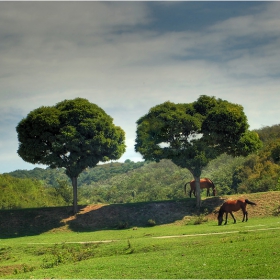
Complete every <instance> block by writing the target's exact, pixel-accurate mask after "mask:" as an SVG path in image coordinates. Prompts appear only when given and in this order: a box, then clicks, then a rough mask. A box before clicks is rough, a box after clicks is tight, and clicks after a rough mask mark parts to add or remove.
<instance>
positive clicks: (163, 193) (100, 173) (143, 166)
mask: <svg viewBox="0 0 280 280" xmlns="http://www.w3.org/2000/svg"><path fill="white" fill-rule="evenodd" d="M256 131H257V132H258V134H259V135H260V138H261V140H262V141H263V143H264V144H263V147H262V149H261V150H259V151H258V153H256V154H251V155H249V156H247V157H237V158H232V157H231V156H228V155H226V154H223V155H221V156H220V157H218V158H217V159H215V160H213V161H212V162H210V164H209V165H208V166H207V168H205V169H204V170H203V172H202V177H209V178H211V179H212V181H214V183H215V185H216V188H217V191H218V195H230V194H235V193H241V194H242V193H256V192H267V191H278V190H280V166H279V162H280V125H275V126H272V127H264V128H262V129H259V130H256ZM191 179H192V175H191V174H190V172H189V171H188V170H186V169H182V168H179V167H177V166H176V165H174V164H173V163H172V162H171V161H169V160H162V161H161V162H159V163H156V162H133V161H130V160H126V162H124V163H118V162H112V163H107V164H103V165H98V166H96V167H95V168H89V169H86V170H84V172H82V174H81V175H80V176H79V178H78V186H79V187H78V199H79V204H83V205H86V204H93V203H110V204H112V203H131V202H148V201H159V200H176V199H183V198H185V197H186V195H185V194H184V191H183V187H184V184H185V183H186V182H188V181H190V180H191ZM0 189H1V190H2V196H1V197H0V209H16V208H27V207H45V206H66V205H70V204H71V184H70V181H69V179H68V177H67V176H66V175H65V173H64V170H63V169H55V170H53V169H50V168H47V169H42V168H34V169H33V170H29V171H27V170H16V171H14V172H11V173H8V174H2V175H1V174H0ZM203 196H205V193H202V197H203Z"/></svg>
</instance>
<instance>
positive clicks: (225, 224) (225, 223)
mask: <svg viewBox="0 0 280 280" xmlns="http://www.w3.org/2000/svg"><path fill="white" fill-rule="evenodd" d="M227 216H228V212H226V221H225V223H224V225H226V224H227Z"/></svg>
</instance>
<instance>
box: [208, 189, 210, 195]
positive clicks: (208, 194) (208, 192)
mask: <svg viewBox="0 0 280 280" xmlns="http://www.w3.org/2000/svg"><path fill="white" fill-rule="evenodd" d="M207 196H210V189H209V188H207Z"/></svg>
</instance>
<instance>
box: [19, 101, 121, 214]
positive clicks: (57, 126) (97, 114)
mask: <svg viewBox="0 0 280 280" xmlns="http://www.w3.org/2000/svg"><path fill="white" fill-rule="evenodd" d="M16 130H17V133H18V140H19V148H18V154H19V156H20V157H21V158H22V159H23V160H24V161H27V162H30V163H33V164H36V163H37V164H44V165H48V166H50V167H51V168H65V170H66V174H67V176H68V177H69V178H70V179H71V181H72V186H73V208H74V213H77V211H78V206H77V178H78V176H79V174H80V173H81V172H82V171H83V170H84V169H85V168H87V167H94V166H96V165H97V163H98V162H100V161H101V162H106V161H109V160H116V159H119V158H120V157H121V155H122V154H123V153H124V151H125V144H124V141H125V133H124V131H123V130H122V129H121V128H120V127H118V126H115V125H114V124H113V119H112V118H111V117H110V116H109V115H107V114H106V113H105V111H104V110H102V109H101V108H100V107H98V106H97V105H95V104H93V103H90V102H89V101H88V100H86V99H83V98H76V99H73V100H64V101H62V102H59V103H57V104H56V105H55V106H52V107H40V108H38V109H35V110H34V111H31V112H30V113H29V114H28V115H27V117H26V118H24V119H22V120H21V121H20V123H19V124H18V126H17V127H16Z"/></svg>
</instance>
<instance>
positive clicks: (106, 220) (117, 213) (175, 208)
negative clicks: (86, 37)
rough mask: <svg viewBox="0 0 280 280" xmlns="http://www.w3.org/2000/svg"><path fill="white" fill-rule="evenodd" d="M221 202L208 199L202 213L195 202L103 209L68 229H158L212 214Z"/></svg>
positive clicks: (84, 215)
mask: <svg viewBox="0 0 280 280" xmlns="http://www.w3.org/2000/svg"><path fill="white" fill-rule="evenodd" d="M222 202H223V199H220V198H217V197H214V198H207V199H205V200H204V201H203V203H202V205H203V207H202V208H201V209H200V211H197V209H196V201H195V199H184V200H179V201H157V202H145V203H129V204H112V205H104V206H102V207H100V208H98V209H94V210H92V211H87V212H86V213H83V209H82V210H81V214H77V215H76V219H73V220H71V221H69V222H68V226H69V228H70V229H71V230H73V231H95V230H98V229H99V230H100V229H122V228H132V227H145V226H150V225H151V221H154V222H155V224H156V225H163V224H170V223H174V222H176V221H180V220H182V219H183V218H184V217H185V216H195V215H199V214H201V213H205V212H207V213H211V212H213V211H215V209H216V208H217V206H219V205H220V204H221V203H222ZM84 210H85V209H84Z"/></svg>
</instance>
